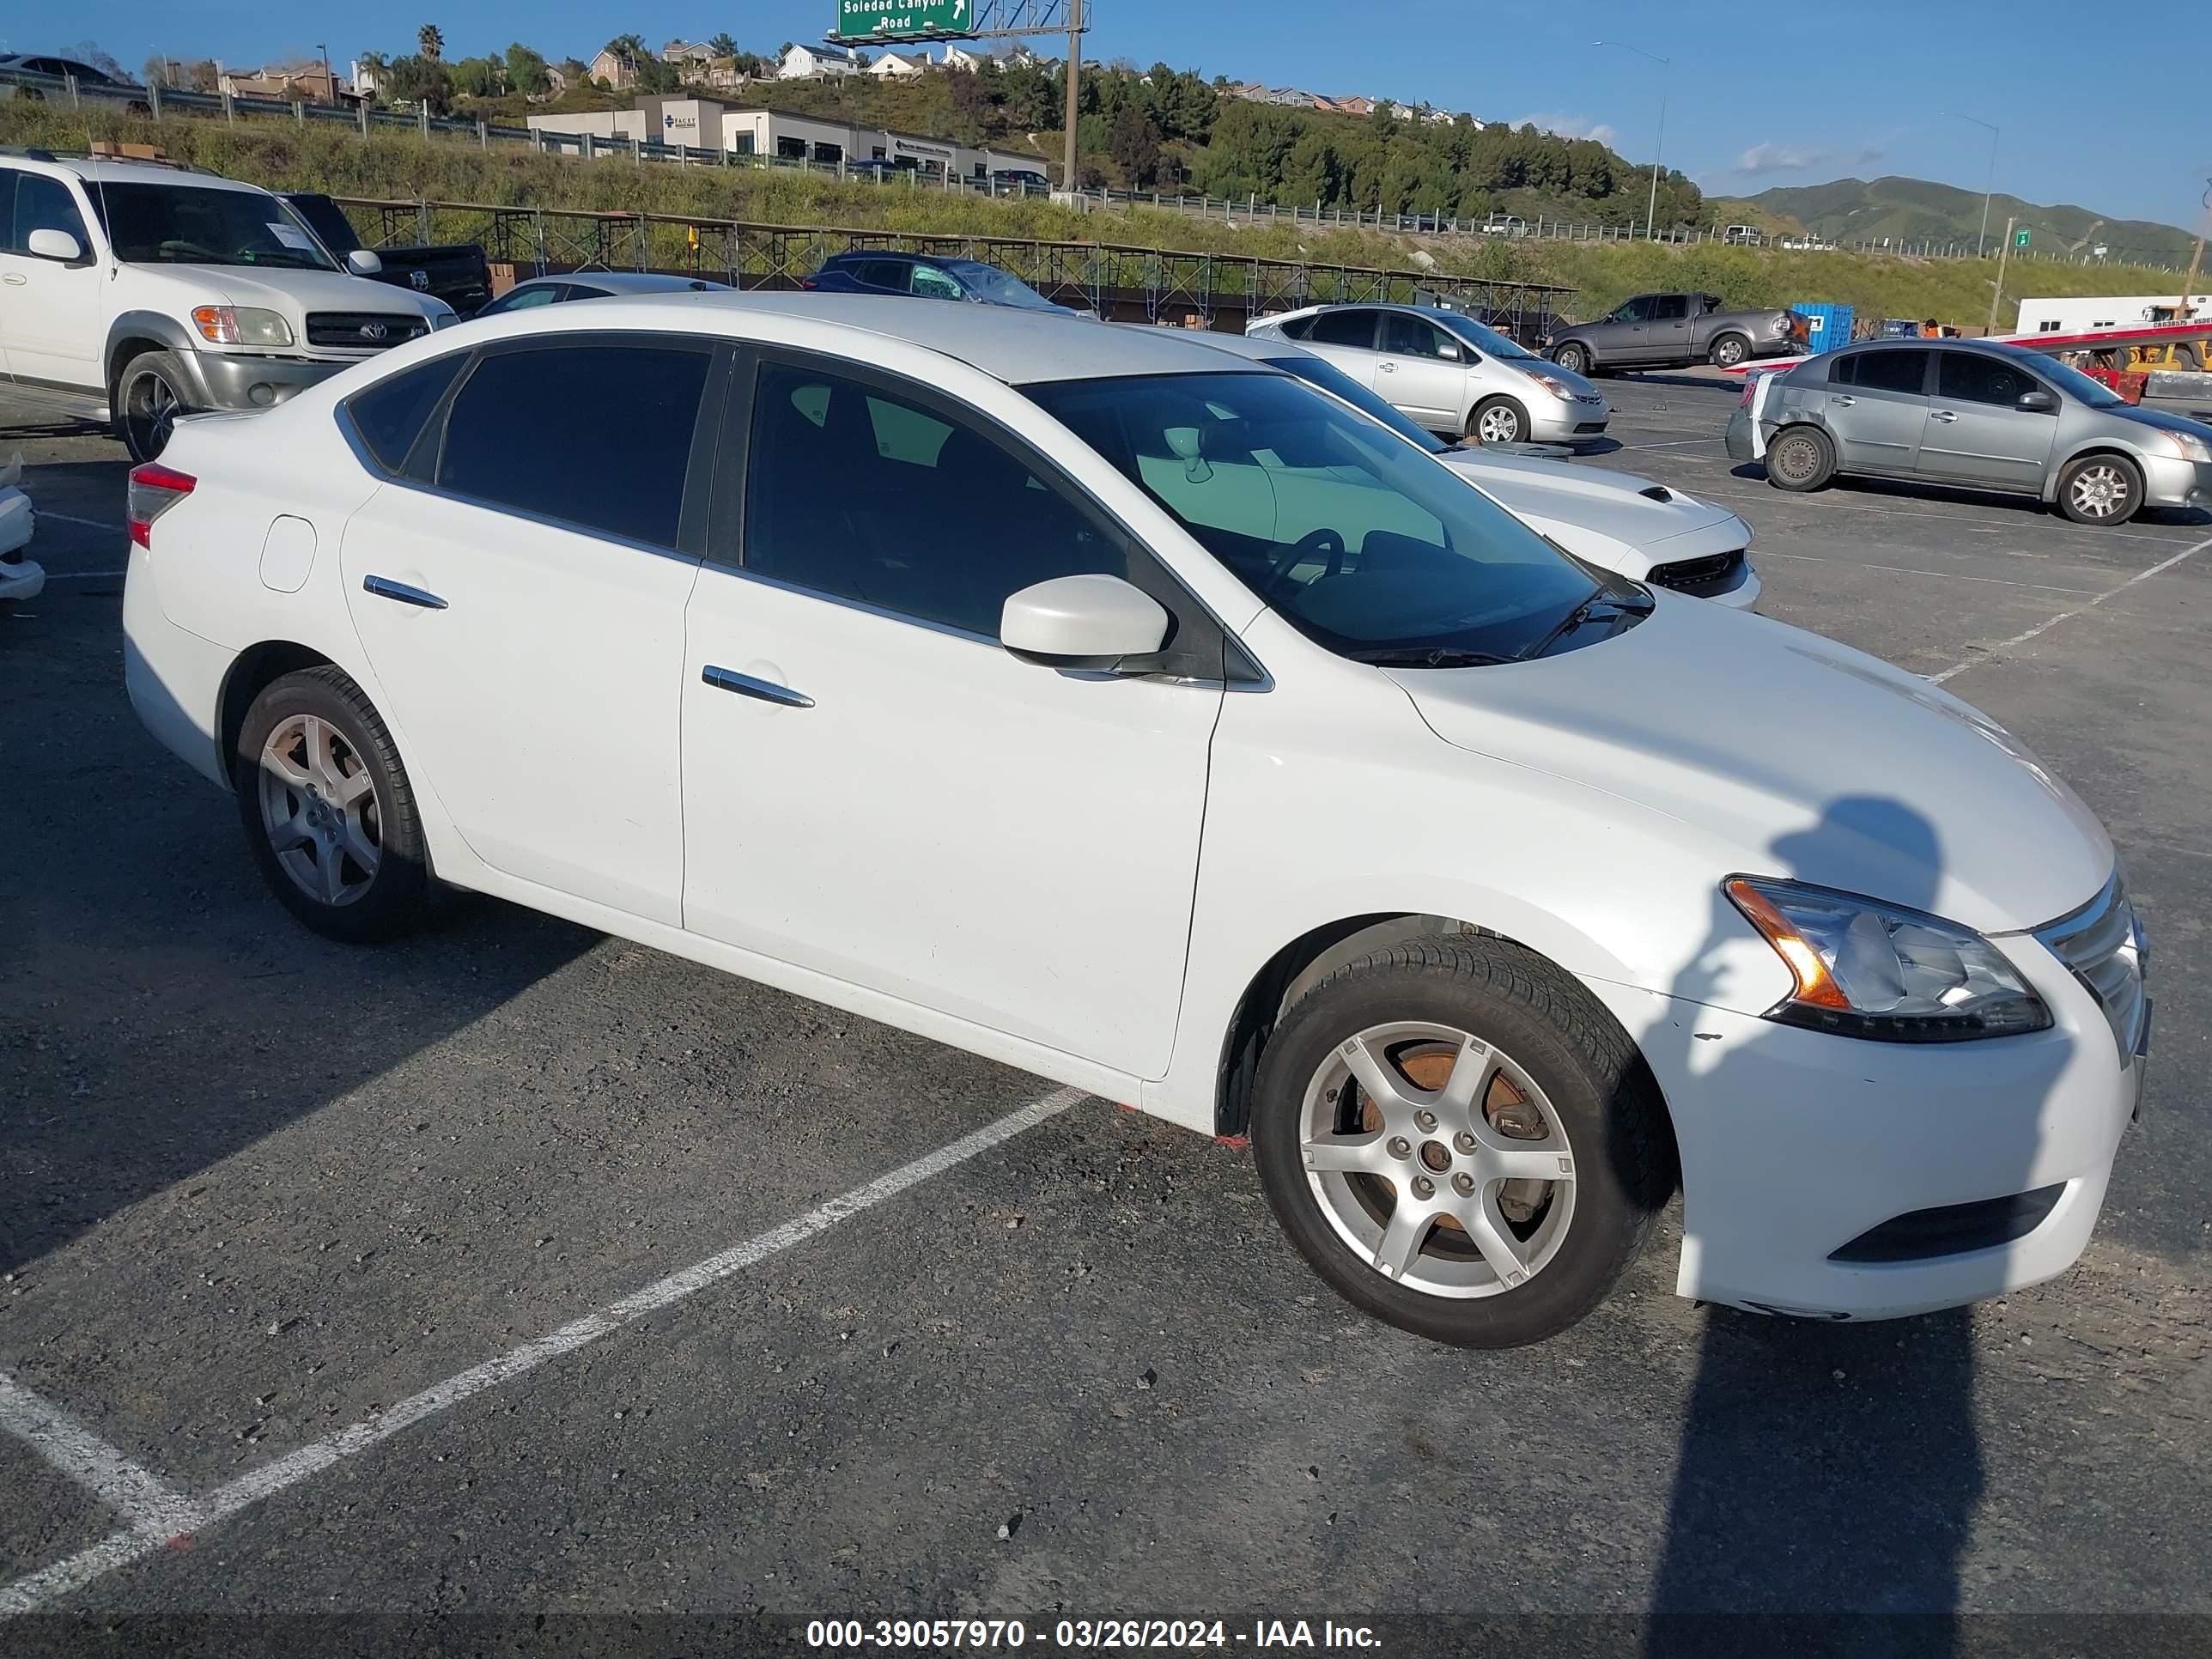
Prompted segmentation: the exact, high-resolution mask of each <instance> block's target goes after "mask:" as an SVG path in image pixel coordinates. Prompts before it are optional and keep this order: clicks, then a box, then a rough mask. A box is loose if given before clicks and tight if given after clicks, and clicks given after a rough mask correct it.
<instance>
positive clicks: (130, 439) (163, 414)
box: [115, 351, 190, 461]
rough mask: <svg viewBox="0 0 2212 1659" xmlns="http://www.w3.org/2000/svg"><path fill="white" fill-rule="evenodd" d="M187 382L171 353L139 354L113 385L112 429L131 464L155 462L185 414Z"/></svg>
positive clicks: (187, 406) (125, 366)
mask: <svg viewBox="0 0 2212 1659" xmlns="http://www.w3.org/2000/svg"><path fill="white" fill-rule="evenodd" d="M188 384H189V382H188V381H187V380H185V371H184V369H183V368H182V366H181V365H179V363H178V362H177V359H176V355H175V354H174V353H173V352H168V351H142V352H140V353H139V354H138V355H137V356H136V357H133V358H132V359H131V361H130V362H127V363H125V365H124V366H123V373H122V374H121V375H120V376H119V377H118V379H117V380H116V382H115V425H116V429H117V435H118V436H119V437H120V438H121V439H122V440H123V445H124V447H125V448H126V449H128V450H129V451H130V452H131V459H132V460H134V461H150V460H154V459H157V458H158V457H159V456H160V455H161V452H162V451H163V450H164V449H167V447H169V436H170V434H171V433H172V432H173V431H174V430H175V429H176V423H177V416H179V415H182V414H184V413H185V412H186V410H188V409H189V407H190V405H189V404H187V402H186V401H185V386H187V385H188Z"/></svg>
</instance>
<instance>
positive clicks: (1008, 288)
mask: <svg viewBox="0 0 2212 1659" xmlns="http://www.w3.org/2000/svg"><path fill="white" fill-rule="evenodd" d="M952 271H953V274H954V275H955V276H958V277H959V279H960V280H961V281H962V282H963V283H966V284H967V285H968V288H969V292H971V293H974V294H979V295H981V296H982V297H983V298H984V299H986V300H988V301H990V302H991V303H992V304H993V305H994V306H1014V307H1018V308H1019V309H1021V310H1024V311H1058V310H1060V309H1061V307H1059V306H1057V305H1055V304H1054V303H1053V302H1052V301H1050V300H1048V299H1046V298H1045V297H1044V295H1042V294H1040V293H1038V292H1037V291H1036V289H1033V288H1031V287H1030V285H1029V284H1028V283H1025V282H1024V281H1023V280H1022V279H1021V278H1020V277H1018V276H1015V275H1014V274H1013V273H1012V272H1011V271H1006V270H1000V269H999V268H998V266H996V265H986V264H977V263H975V261H974V260H969V259H963V260H962V261H961V262H960V263H959V264H957V265H954V266H953V267H952Z"/></svg>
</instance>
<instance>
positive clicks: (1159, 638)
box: [999, 576, 1168, 672]
mask: <svg viewBox="0 0 2212 1659" xmlns="http://www.w3.org/2000/svg"><path fill="white" fill-rule="evenodd" d="M1167 636H1168V613H1167V611H1165V610H1164V608H1163V607H1162V606H1161V605H1160V603H1159V601H1158V600H1157V599H1153V598H1152V597H1151V596H1150V595H1149V594H1146V593H1144V592H1139V590H1138V589H1136V588H1134V587H1133V586H1130V585H1129V584H1128V583H1127V582H1126V581H1123V580H1121V578H1120V577H1119V576H1055V577H1054V578H1053V579H1052V580H1050V581H1045V582H1038V583H1036V584H1035V585H1034V586H1029V587H1024V588H1023V589H1022V590H1021V591H1020V592H1018V593H1012V594H1009V595H1008V596H1007V599H1006V605H1005V606H1004V608H1003V609H1002V610H1001V611H1000V615H999V642H1000V644H1002V645H1004V646H1005V647H1006V649H1007V650H1009V651H1011V652H1012V653H1013V654H1014V655H1016V656H1017V657H1019V658H1020V659H1022V660H1023V661H1024V662H1033V663H1036V664H1037V665H1039V666H1040V667H1044V668H1073V669H1083V670H1089V671H1107V672H1110V671H1113V670H1114V669H1115V668H1116V667H1118V666H1119V665H1121V659H1123V658H1125V657H1149V656H1151V655H1152V654H1153V653H1155V652H1157V651H1158V649H1159V648H1160V647H1161V646H1162V645H1163V644H1164V643H1165V642H1166V640H1167Z"/></svg>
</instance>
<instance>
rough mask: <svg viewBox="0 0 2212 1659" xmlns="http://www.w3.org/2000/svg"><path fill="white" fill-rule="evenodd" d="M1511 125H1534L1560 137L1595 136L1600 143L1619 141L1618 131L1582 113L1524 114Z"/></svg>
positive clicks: (1538, 129) (1539, 129)
mask: <svg viewBox="0 0 2212 1659" xmlns="http://www.w3.org/2000/svg"><path fill="white" fill-rule="evenodd" d="M1512 125H1515V126H1516V127H1534V128H1535V129H1536V130H1537V131H1539V132H1553V133H1557V134H1558V135H1559V137H1562V138H1595V139H1596V140H1597V142H1598V143H1601V144H1617V143H1620V131H1619V130H1618V129H1617V128H1615V127H1613V126H1612V125H1609V124H1607V123H1606V122H1604V121H1593V120H1591V119H1589V117H1587V116H1583V115H1562V114H1560V113H1559V112H1557V111H1555V110H1551V111H1542V112H1538V113H1536V114H1534V115H1524V116H1522V118H1520V119H1519V120H1517V121H1516V122H1514V123H1513V124H1512Z"/></svg>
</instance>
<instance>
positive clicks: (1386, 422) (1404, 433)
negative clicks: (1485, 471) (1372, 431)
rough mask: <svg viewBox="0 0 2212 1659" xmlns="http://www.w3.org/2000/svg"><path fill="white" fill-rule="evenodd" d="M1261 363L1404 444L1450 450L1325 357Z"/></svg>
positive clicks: (1306, 353) (1307, 353) (1435, 451)
mask: <svg viewBox="0 0 2212 1659" xmlns="http://www.w3.org/2000/svg"><path fill="white" fill-rule="evenodd" d="M1261 361H1263V362H1266V364H1267V367H1268V368H1279V369H1281V370H1282V371H1283V373H1284V374H1295V375H1297V377H1298V379H1300V380H1304V382H1305V383H1306V384H1307V385H1308V386H1319V387H1320V388H1321V389H1322V391H1323V392H1328V394H1329V395H1330V396H1331V397H1333V398H1343V399H1344V401H1345V402H1346V403H1348V404H1351V405H1352V407H1353V408H1354V409H1356V410H1358V411H1359V412H1360V413H1361V414H1362V415H1364V416H1366V417H1367V418H1368V419H1369V420H1370V421H1373V422H1376V424H1377V425H1380V426H1387V427H1389V428H1390V430H1391V431H1393V432H1395V433H1396V434H1397V435H1399V436H1400V437H1401V438H1403V439H1404V440H1405V441H1407V443H1413V444H1419V445H1420V447H1422V448H1424V449H1425V450H1427V451H1428V452H1429V453H1430V454H1431V455H1441V454H1443V453H1444V451H1445V450H1446V449H1448V448H1449V447H1450V446H1449V444H1446V443H1445V442H1444V441H1443V440H1442V439H1440V438H1437V437H1436V436H1434V435H1431V433H1429V432H1426V431H1425V430H1423V429H1422V428H1420V427H1419V426H1418V425H1416V424H1415V423H1414V422H1412V421H1409V420H1407V418H1406V416H1404V415H1403V414H1402V413H1401V411H1400V410H1399V409H1398V406H1397V405H1396V404H1392V403H1388V402H1385V401H1384V400H1383V398H1378V397H1376V395H1375V392H1374V391H1373V389H1372V388H1370V387H1369V386H1362V385H1361V384H1360V383H1359V382H1358V380H1353V379H1352V376H1350V375H1349V374H1346V373H1345V372H1344V371H1343V370H1342V369H1340V368H1338V367H1337V366H1336V365H1335V364H1334V363H1332V362H1329V361H1328V359H1327V358H1324V357H1316V356H1314V355H1313V353H1311V352H1310V351H1301V352H1300V353H1298V355H1297V356H1295V357H1268V358H1264V359H1262V360H1261Z"/></svg>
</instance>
